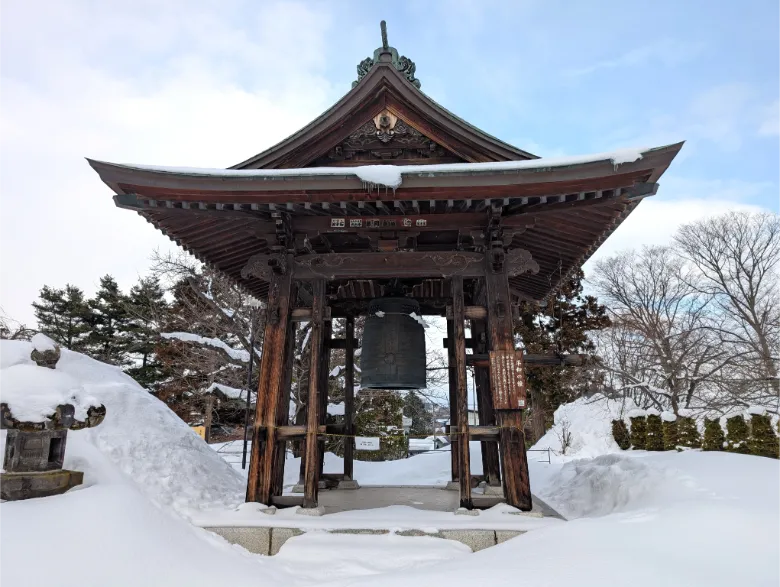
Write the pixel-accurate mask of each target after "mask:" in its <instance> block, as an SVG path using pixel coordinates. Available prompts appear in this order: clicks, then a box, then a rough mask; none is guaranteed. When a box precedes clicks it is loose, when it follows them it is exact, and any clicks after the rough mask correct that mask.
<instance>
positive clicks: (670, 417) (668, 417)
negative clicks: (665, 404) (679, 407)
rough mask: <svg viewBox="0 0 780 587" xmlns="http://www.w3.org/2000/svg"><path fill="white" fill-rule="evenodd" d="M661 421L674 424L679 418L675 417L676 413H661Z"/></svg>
mask: <svg viewBox="0 0 780 587" xmlns="http://www.w3.org/2000/svg"><path fill="white" fill-rule="evenodd" d="M661 420H663V421H664V422H674V421H676V420H677V416H675V415H674V412H661Z"/></svg>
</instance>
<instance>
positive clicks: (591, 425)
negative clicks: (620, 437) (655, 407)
mask: <svg viewBox="0 0 780 587" xmlns="http://www.w3.org/2000/svg"><path fill="white" fill-rule="evenodd" d="M635 408H636V406H635V405H634V403H633V402H632V401H631V400H630V399H627V400H625V401H615V400H610V399H607V398H606V397H604V396H603V395H595V396H593V397H590V398H584V397H582V398H579V399H577V400H575V401H573V402H572V403H570V404H563V405H562V406H560V407H559V408H558V409H557V410H555V414H554V418H555V423H554V424H553V426H552V427H551V428H550V429H549V430H548V431H547V433H546V434H545V435H544V436H542V437H541V438H540V439H539V442H537V443H536V444H535V445H534V446H533V447H532V448H533V449H547V448H550V449H552V450H553V452H555V454H557V455H560V456H564V457H568V458H589V457H597V456H599V455H603V454H609V453H614V452H620V447H619V446H618V445H617V443H616V442H615V439H614V438H613V437H612V420H617V419H620V418H622V417H624V416H625V415H626V414H633V413H634V411H635ZM564 432H568V433H569V434H570V435H571V444H570V446H569V447H568V448H567V449H566V451H565V454H564V451H563V448H562V446H561V444H562V442H561V439H562V438H563V436H564Z"/></svg>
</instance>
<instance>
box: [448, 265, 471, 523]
mask: <svg viewBox="0 0 780 587" xmlns="http://www.w3.org/2000/svg"><path fill="white" fill-rule="evenodd" d="M452 326H453V329H452V333H453V336H454V339H453V342H454V344H452V345H451V346H452V347H453V348H454V355H453V358H454V359H455V381H456V389H455V391H456V402H455V403H456V405H457V408H458V420H457V421H458V445H459V450H458V481H459V482H460V507H462V508H468V509H471V508H472V503H471V465H470V456H471V455H470V451H469V399H468V384H467V379H466V315H465V304H464V302H463V278H462V277H459V276H456V277H453V278H452Z"/></svg>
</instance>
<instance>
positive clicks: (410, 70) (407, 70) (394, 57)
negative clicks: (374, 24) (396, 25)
mask: <svg viewBox="0 0 780 587" xmlns="http://www.w3.org/2000/svg"><path fill="white" fill-rule="evenodd" d="M379 28H380V30H381V31H382V46H381V47H379V48H378V49H377V50H376V51H374V57H373V58H372V57H366V58H365V59H364V60H363V61H361V62H360V63H358V66H357V80H355V81H354V82H352V87H353V88H354V87H355V86H356V85H358V82H360V80H362V79H363V78H364V77H365V76H366V75H367V74H368V72H369V71H371V68H372V67H374V65H375V64H377V63H379V61H380V60H382V59H380V56H381V55H382V54H389V55H390V59H389V61H390V63H392V64H393V67H395V68H396V69H397V70H398V71H400V72H401V73H402V74H403V75H404V77H405V78H406V79H408V80H409V81H410V82H411V83H412V85H414V87H416V88H417V89H419V88H420V80H418V79H417V78H416V77H414V74H415V71H416V69H417V66H416V65H415V64H414V61H412V60H411V59H409V58H408V57H406V56H404V55H401V56H399V55H398V51H397V50H396V49H395V47H391V46H390V45H388V43H387V23H386V22H385V21H384V20H383V21H382V22H381V23H379ZM383 61H387V58H385V59H384V60H383Z"/></svg>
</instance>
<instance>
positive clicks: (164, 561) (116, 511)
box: [0, 412, 296, 587]
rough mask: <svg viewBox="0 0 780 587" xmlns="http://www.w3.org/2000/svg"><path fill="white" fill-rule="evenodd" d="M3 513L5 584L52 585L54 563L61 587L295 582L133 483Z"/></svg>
mask: <svg viewBox="0 0 780 587" xmlns="http://www.w3.org/2000/svg"><path fill="white" fill-rule="evenodd" d="M109 413H110V412H109ZM71 448H72V447H71V446H70V443H69V446H68V449H69V450H70V449H71ZM2 515H3V525H2V538H3V564H2V567H1V568H0V583H2V584H3V585H9V586H10V585H18V586H24V587H44V586H48V585H51V584H52V580H53V579H52V573H53V572H55V569H61V570H62V572H57V573H56V581H54V583H55V584H56V585H57V586H58V587H135V586H137V585H143V586H144V587H170V586H174V585H175V586H179V585H182V586H183V585H231V586H234V587H251V586H256V585H295V584H296V579H295V577H294V576H292V575H291V574H290V573H289V571H286V570H285V569H283V568H280V567H279V566H277V565H273V564H269V560H268V559H262V558H261V557H256V556H252V555H249V554H248V553H247V552H246V551H245V550H243V549H241V548H238V547H235V546H232V545H230V544H228V543H227V542H225V541H224V540H222V539H221V538H219V537H218V536H216V535H214V534H211V533H209V532H206V531H204V530H200V529H197V528H194V527H193V526H191V525H190V524H188V523H187V522H186V521H184V520H183V519H181V518H180V517H178V516H175V515H172V514H171V513H170V512H166V511H164V510H161V509H160V508H157V507H154V506H153V505H152V504H151V503H149V501H148V500H147V499H145V498H144V497H143V496H142V495H141V494H140V493H139V492H138V491H137V490H136V489H134V488H133V487H132V486H128V485H119V484H113V485H95V486H92V487H86V488H84V487H81V488H77V489H73V490H71V491H69V492H67V493H65V494H63V495H57V496H54V497H46V498H43V499H31V500H27V501H18V502H8V503H4V504H3V505H2ZM258 581H259V582H258Z"/></svg>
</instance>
